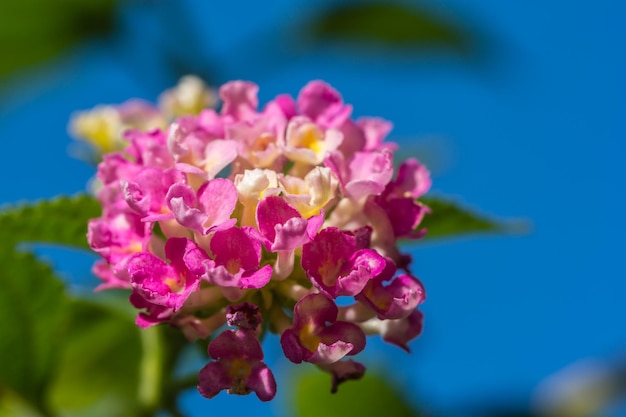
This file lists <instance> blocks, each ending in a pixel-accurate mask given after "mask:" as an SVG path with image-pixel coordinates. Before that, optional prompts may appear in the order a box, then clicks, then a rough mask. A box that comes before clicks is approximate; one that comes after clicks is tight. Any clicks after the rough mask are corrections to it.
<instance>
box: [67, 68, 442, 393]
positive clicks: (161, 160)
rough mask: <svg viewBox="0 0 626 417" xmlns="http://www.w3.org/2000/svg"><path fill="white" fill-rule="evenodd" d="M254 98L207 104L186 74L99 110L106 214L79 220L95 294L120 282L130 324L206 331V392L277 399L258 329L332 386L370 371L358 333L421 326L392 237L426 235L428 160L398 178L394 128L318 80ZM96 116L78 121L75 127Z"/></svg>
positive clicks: (405, 336) (239, 85)
mask: <svg viewBox="0 0 626 417" xmlns="http://www.w3.org/2000/svg"><path fill="white" fill-rule="evenodd" d="M257 93H258V86H256V85H255V84H253V83H251V82H247V81H233V82H229V83H226V84H225V85H223V86H222V87H221V88H220V89H219V97H220V98H221V107H220V109H219V110H216V109H215V108H210V107H207V106H209V105H212V104H214V103H215V99H216V97H217V95H212V94H210V93H209V90H207V89H206V88H205V87H203V85H202V84H200V83H198V82H196V81H194V79H190V78H186V79H184V80H183V81H182V82H181V84H180V85H179V86H178V87H177V88H176V89H174V90H171V91H169V92H167V93H165V94H164V95H162V96H161V99H160V107H150V109H151V110H150V111H143V112H135V113H133V119H132V123H130V122H129V123H121V122H120V123H121V124H111V123H113V122H110V121H107V120H109V119H110V120H113V119H114V117H112V116H110V115H107V114H104V113H103V114H102V115H101V116H98V117H101V118H102V122H99V121H97V120H96V121H94V122H93V123H92V125H93V126H95V127H98V126H100V127H101V128H102V129H104V130H103V131H102V132H104V133H102V132H100V133H101V135H100V136H98V137H99V138H100V137H104V136H103V135H105V134H107V135H118V136H116V137H119V138H121V142H119V143H118V142H115V141H113V142H111V146H108V147H104V146H102V147H101V148H102V150H103V151H113V150H114V151H113V152H110V153H106V154H105V155H104V156H103V158H102V162H101V163H100V165H99V167H98V173H97V179H98V181H99V182H100V186H99V187H98V191H97V192H96V193H97V197H98V199H99V200H100V202H101V204H102V216H101V217H99V218H97V219H93V220H91V221H90V223H89V233H88V240H89V244H90V245H91V247H92V248H93V250H94V251H96V252H97V253H98V254H100V255H101V256H102V259H101V260H100V261H98V262H97V263H96V265H95V266H94V268H93V272H94V274H96V275H97V276H98V277H99V278H100V279H101V280H102V284H101V285H100V286H99V289H108V288H125V289H128V290H129V291H130V292H131V294H130V302H131V304H132V305H133V306H134V307H136V308H137V309H138V314H137V320H136V323H137V325H138V326H140V327H150V326H155V325H159V324H163V323H167V324H169V325H170V326H174V327H178V328H179V329H180V330H181V331H182V332H183V334H184V335H185V336H186V337H187V338H189V339H190V340H194V339H198V338H202V339H203V338H212V341H211V343H210V344H209V347H208V355H209V357H210V358H211V361H210V362H209V363H208V364H207V365H206V366H205V367H204V368H203V369H202V371H200V376H199V382H198V389H199V391H200V393H201V394H202V395H204V396H205V397H208V398H212V397H213V396H215V395H217V394H218V393H219V392H220V391H222V390H226V391H227V392H229V393H232V394H248V393H251V392H254V393H256V395H257V396H258V398H259V399H260V400H262V401H267V400H271V399H272V398H273V397H274V395H275V393H276V382H275V380H274V376H273V374H272V372H271V370H270V369H269V367H268V366H267V365H266V364H265V363H264V362H263V357H264V355H263V350H262V345H261V339H262V337H263V335H264V334H265V333H267V332H273V333H277V334H278V335H279V336H280V345H281V348H282V350H283V352H284V354H285V356H286V358H287V359H288V360H290V361H292V362H294V363H301V362H309V363H312V364H315V365H316V366H318V367H319V368H320V369H321V370H322V371H325V372H328V373H330V374H331V375H332V390H333V391H336V390H337V385H338V384H339V383H342V382H343V381H346V380H350V379H358V378H360V377H361V376H362V375H363V374H364V372H365V366H364V365H363V364H361V363H359V362H357V361H355V360H354V359H353V358H354V357H355V356H356V355H358V354H359V353H360V352H361V351H362V350H363V349H365V348H366V340H367V336H372V335H378V336H380V337H381V338H382V339H383V340H385V341H388V342H390V343H392V344H395V345H397V346H399V347H401V348H403V349H405V350H407V351H408V350H409V346H408V343H409V342H410V341H411V340H412V339H414V338H415V337H417V336H418V335H419V334H420V332H421V330H422V313H421V312H420V311H419V310H418V307H419V305H420V304H421V303H422V302H423V301H424V300H425V291H424V287H423V285H422V284H421V282H420V280H419V279H418V278H417V277H415V276H414V275H413V272H412V265H411V258H410V257H409V256H408V255H406V254H403V253H402V252H401V249H400V248H399V246H398V243H399V239H402V238H410V239H417V238H420V237H421V236H423V234H424V233H425V231H424V230H421V229H420V228H419V224H420V222H421V220H422V218H423V216H424V215H425V214H426V213H427V212H428V211H429V209H428V207H426V206H425V205H424V204H422V203H421V202H419V201H418V199H419V198H420V197H421V196H422V195H424V194H425V193H426V192H427V191H428V189H429V187H430V184H431V182H430V177H429V173H428V170H427V169H426V167H424V165H422V164H421V163H419V162H418V161H417V160H415V159H409V160H408V161H405V162H403V163H402V164H401V165H400V168H399V170H398V172H396V173H394V152H395V150H396V148H397V146H396V145H395V144H392V143H389V142H386V141H385V137H386V135H387V134H388V133H389V131H390V130H391V123H390V122H387V121H385V120H382V119H379V118H360V119H356V120H354V119H353V118H352V106H350V105H347V104H345V103H344V102H343V99H342V97H341V95H340V94H339V93H338V92H337V91H336V90H335V89H334V88H332V87H331V86H330V85H328V84H326V83H324V82H322V81H312V82H310V83H308V84H307V85H306V86H305V87H304V88H303V89H302V90H301V92H300V94H299V95H298V96H297V97H296V98H292V97H290V96H289V95H280V96H278V97H276V98H275V99H274V100H272V101H270V102H269V103H267V104H265V105H264V106H263V107H261V108H260V107H259V101H258V98H257ZM143 108H144V110H145V109H148V108H149V107H146V106H144V107H143ZM98 111H100V110H98ZM116 111H117V112H118V116H117V117H118V118H119V117H121V115H122V113H123V112H122V108H121V107H118V108H117V110H116ZM97 114H98V113H94V114H91V115H87V114H85V115H82V116H79V119H77V121H76V122H75V125H76V126H77V130H76V132H79V133H80V132H83V133H84V134H87V133H88V131H89V129H87V128H86V127H85V128H84V129H82V130H81V129H79V128H78V127H80V126H83V127H84V126H87V127H89V126H91V125H89V123H88V122H89V120H87V122H85V120H82V119H80V118H81V117H96V116H97ZM107 118H109V119H107ZM157 119H158V121H159V123H156V124H154V123H152V122H153V121H155V120H157ZM98 120H99V119H98ZM120 120H122V119H120ZM96 122H97V123H96ZM98 123H100V124H98ZM107 123H109V125H107ZM115 123H118V122H115ZM120 126H123V127H125V128H127V129H126V130H124V131H120V129H122V128H121V127H120ZM100 127H98V128H100ZM105 128H106V129H105ZM94 129H95V128H94ZM107 129H108V130H107ZM92 130H93V129H92ZM96 130H97V129H96ZM96 130H93V131H94V132H95V131H96ZM114 131H115V132H114ZM86 132H87V133H86ZM96 133H98V132H96ZM100 133H98V134H100ZM98 140H100V139H98ZM92 141H95V139H94V140H92ZM94 143H95V142H94ZM120 144H122V145H123V146H122V145H120ZM114 145H115V146H114ZM118 145H120V146H119V147H118ZM115 149H117V150H115Z"/></svg>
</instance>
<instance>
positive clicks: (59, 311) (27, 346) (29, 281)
mask: <svg viewBox="0 0 626 417" xmlns="http://www.w3.org/2000/svg"><path fill="white" fill-rule="evenodd" d="M0 265H2V267H1V268H0V385H4V386H6V387H8V388H9V389H10V390H12V391H14V392H15V393H16V394H18V395H20V396H21V397H22V398H23V399H24V400H26V401H28V402H30V403H32V404H33V405H34V406H35V407H36V408H37V409H39V410H45V409H47V405H46V403H45V401H44V392H45V388H46V386H47V384H48V383H49V381H50V379H51V376H52V373H53V371H54V369H55V367H56V365H57V363H56V354H57V353H58V349H59V341H60V339H61V335H62V334H63V328H62V324H63V318H64V314H65V313H66V311H67V299H66V297H65V294H64V290H63V284H62V283H61V281H60V280H59V279H57V278H56V277H55V276H54V273H53V272H52V270H51V269H50V267H48V266H47V265H45V264H42V263H41V262H39V261H37V259H36V258H35V257H34V256H33V255H31V254H29V253H17V252H14V251H8V250H0Z"/></svg>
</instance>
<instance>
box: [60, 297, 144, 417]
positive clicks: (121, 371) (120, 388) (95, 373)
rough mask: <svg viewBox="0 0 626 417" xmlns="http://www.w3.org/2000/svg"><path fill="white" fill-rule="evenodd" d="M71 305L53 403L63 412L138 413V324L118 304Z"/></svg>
mask: <svg viewBox="0 0 626 417" xmlns="http://www.w3.org/2000/svg"><path fill="white" fill-rule="evenodd" d="M70 311H71V316H70V320H69V323H68V325H69V327H68V332H67V335H66V336H65V338H64V341H63V350H62V352H60V355H59V358H58V372H57V374H56V376H55V378H54V381H53V382H52V385H51V389H50V392H49V402H50V405H51V407H52V408H53V409H54V410H56V411H57V412H59V414H61V415H63V416H84V415H89V416H94V417H96V416H103V417H104V416H107V417H116V416H120V417H122V416H128V415H137V413H136V410H137V407H138V405H137V392H138V386H139V366H140V363H141V353H142V352H141V341H140V331H141V330H140V329H139V328H138V327H137V326H136V325H135V324H134V322H133V320H132V318H129V317H128V315H127V314H125V313H124V312H120V311H119V310H118V309H117V308H116V307H111V308H110V307H107V306H106V305H102V304H95V303H91V302H88V301H84V300H73V301H72V302H71V310H70Z"/></svg>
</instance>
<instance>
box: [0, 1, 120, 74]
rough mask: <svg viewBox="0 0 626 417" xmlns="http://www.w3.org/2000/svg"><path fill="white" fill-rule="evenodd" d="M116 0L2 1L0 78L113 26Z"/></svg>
mask: <svg viewBox="0 0 626 417" xmlns="http://www.w3.org/2000/svg"><path fill="white" fill-rule="evenodd" d="M116 3H117V2H116V0H89V1H84V0H55V1H49V0H2V13H0V50H2V53H3V55H4V57H7V58H6V59H2V60H0V78H2V77H5V76H7V75H9V74H11V73H15V72H17V71H18V70H21V69H23V68H28V67H32V66H34V65H37V64H40V63H42V62H44V61H46V60H48V59H51V58H54V57H55V56H57V55H59V54H61V53H63V52H64V51H66V50H68V49H69V48H70V47H72V46H74V45H76V44H77V43H79V42H81V41H84V40H85V39H86V38H87V37H93V36H102V35H105V34H107V33H110V32H111V30H112V28H113V22H114V16H115V15H114V11H115V5H116Z"/></svg>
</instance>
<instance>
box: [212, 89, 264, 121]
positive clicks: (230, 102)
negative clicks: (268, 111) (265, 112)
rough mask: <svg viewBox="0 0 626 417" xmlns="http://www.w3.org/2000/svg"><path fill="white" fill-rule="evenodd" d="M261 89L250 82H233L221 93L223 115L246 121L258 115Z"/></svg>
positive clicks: (221, 90)
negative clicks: (258, 95)
mask: <svg viewBox="0 0 626 417" xmlns="http://www.w3.org/2000/svg"><path fill="white" fill-rule="evenodd" d="M258 91H259V87H258V86H257V85H256V84H254V83H251V82H248V81H231V82H229V83H226V84H224V85H223V86H222V87H221V88H220V91H219V94H220V98H221V99H222V102H223V105H222V114H223V115H228V116H232V117H233V118H234V119H235V120H241V119H246V118H249V117H252V116H254V115H255V114H256V109H257V107H258V105H259V100H258V98H257V93H258Z"/></svg>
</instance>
